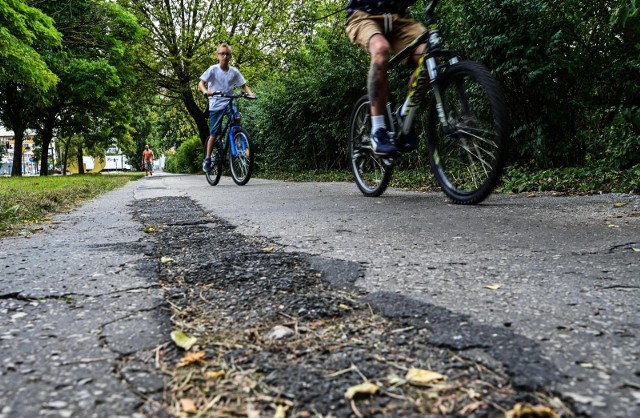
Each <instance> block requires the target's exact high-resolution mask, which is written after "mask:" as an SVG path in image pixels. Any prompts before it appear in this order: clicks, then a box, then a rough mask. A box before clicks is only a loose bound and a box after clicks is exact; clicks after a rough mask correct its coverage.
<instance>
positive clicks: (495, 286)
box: [484, 284, 502, 290]
mask: <svg viewBox="0 0 640 418" xmlns="http://www.w3.org/2000/svg"><path fill="white" fill-rule="evenodd" d="M501 287H502V285H499V284H488V285H486V286H485V287H484V288H485V289H490V290H498V289H500V288H501Z"/></svg>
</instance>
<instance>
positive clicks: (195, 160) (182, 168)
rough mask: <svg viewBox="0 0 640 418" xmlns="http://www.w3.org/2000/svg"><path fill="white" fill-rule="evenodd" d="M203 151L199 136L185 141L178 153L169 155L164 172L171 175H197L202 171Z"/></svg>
mask: <svg viewBox="0 0 640 418" xmlns="http://www.w3.org/2000/svg"><path fill="white" fill-rule="evenodd" d="M202 158H203V150H202V143H201V142H200V138H198V136H197V135H194V136H192V137H191V138H189V139H187V140H186V141H184V142H183V143H182V144H180V146H179V147H178V149H177V150H176V153H175V154H173V155H168V156H167V159H166V160H165V163H164V170H165V171H167V172H169V173H182V174H197V173H199V172H200V171H201V170H202Z"/></svg>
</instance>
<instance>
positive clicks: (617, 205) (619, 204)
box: [613, 203, 627, 208]
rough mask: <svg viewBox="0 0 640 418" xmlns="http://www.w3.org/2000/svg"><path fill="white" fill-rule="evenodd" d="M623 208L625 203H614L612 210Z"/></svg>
mask: <svg viewBox="0 0 640 418" xmlns="http://www.w3.org/2000/svg"><path fill="white" fill-rule="evenodd" d="M625 206H627V203H614V204H613V207H614V208H623V207H625Z"/></svg>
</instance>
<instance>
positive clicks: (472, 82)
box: [426, 61, 509, 204]
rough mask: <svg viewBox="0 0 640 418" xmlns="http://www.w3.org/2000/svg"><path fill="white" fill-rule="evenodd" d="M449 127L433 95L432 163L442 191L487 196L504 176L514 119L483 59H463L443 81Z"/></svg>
mask: <svg viewBox="0 0 640 418" xmlns="http://www.w3.org/2000/svg"><path fill="white" fill-rule="evenodd" d="M440 89H441V95H442V100H443V109H442V110H443V112H444V115H445V117H446V120H447V124H448V126H443V124H442V122H441V120H440V118H439V117H438V111H437V108H436V101H435V98H434V97H432V98H431V103H430V105H429V113H428V123H427V131H426V132H427V137H428V148H429V162H430V165H431V169H432V170H433V173H434V175H435V177H436V180H437V181H438V184H439V185H440V187H441V188H442V191H443V192H444V193H445V194H446V195H447V196H448V197H449V199H451V201H452V202H453V203H457V204H476V203H480V202H482V201H483V200H484V199H486V198H487V197H488V196H489V195H490V194H491V192H492V191H493V189H494V188H495V186H496V185H497V183H498V181H499V180H500V177H501V175H502V170H503V168H504V164H505V160H506V158H507V146H508V137H509V122H508V115H507V110H506V106H505V104H504V99H503V96H502V93H501V91H500V88H499V86H498V84H497V82H496V81H495V79H494V78H493V76H492V75H491V73H490V72H489V71H488V70H487V69H486V68H485V67H484V66H482V65H481V64H478V63H476V62H472V61H460V62H458V63H457V64H454V65H452V66H451V67H449V68H447V69H446V71H445V73H444V74H443V76H442V81H441V83H440Z"/></svg>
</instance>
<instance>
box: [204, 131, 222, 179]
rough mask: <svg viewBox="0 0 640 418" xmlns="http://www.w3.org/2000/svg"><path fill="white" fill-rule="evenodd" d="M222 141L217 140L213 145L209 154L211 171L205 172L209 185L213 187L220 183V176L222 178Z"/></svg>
mask: <svg viewBox="0 0 640 418" xmlns="http://www.w3.org/2000/svg"><path fill="white" fill-rule="evenodd" d="M220 141H222V139H221V138H218V142H217V143H216V144H215V145H214V149H213V153H212V154H211V171H209V172H208V173H206V172H205V176H206V177H207V181H208V182H209V184H210V185H212V186H215V185H217V184H218V183H219V182H220V176H222V144H221V142H220Z"/></svg>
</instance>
